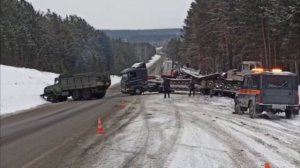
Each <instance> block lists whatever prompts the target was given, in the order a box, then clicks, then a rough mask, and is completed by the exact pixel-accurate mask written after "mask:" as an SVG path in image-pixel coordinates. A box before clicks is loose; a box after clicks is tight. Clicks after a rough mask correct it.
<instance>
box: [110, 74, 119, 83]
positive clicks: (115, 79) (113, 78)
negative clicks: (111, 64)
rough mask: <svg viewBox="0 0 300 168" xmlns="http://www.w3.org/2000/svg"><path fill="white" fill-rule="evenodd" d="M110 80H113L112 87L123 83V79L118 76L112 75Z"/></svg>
mask: <svg viewBox="0 0 300 168" xmlns="http://www.w3.org/2000/svg"><path fill="white" fill-rule="evenodd" d="M110 79H111V86H113V85H115V84H117V83H120V81H121V77H120V76H116V75H111V76H110Z"/></svg>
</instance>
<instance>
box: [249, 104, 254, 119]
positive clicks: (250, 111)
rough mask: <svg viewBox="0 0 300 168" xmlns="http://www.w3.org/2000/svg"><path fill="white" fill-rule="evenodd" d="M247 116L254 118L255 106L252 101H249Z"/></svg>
mask: <svg viewBox="0 0 300 168" xmlns="http://www.w3.org/2000/svg"><path fill="white" fill-rule="evenodd" d="M249 116H250V118H256V108H255V104H254V103H252V102H251V103H250V105H249Z"/></svg>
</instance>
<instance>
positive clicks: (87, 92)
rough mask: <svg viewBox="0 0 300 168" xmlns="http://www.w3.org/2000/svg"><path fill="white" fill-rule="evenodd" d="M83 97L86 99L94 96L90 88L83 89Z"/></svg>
mask: <svg viewBox="0 0 300 168" xmlns="http://www.w3.org/2000/svg"><path fill="white" fill-rule="evenodd" d="M82 97H83V99H84V100H90V99H91V98H92V91H91V90H90V89H84V90H83V91H82Z"/></svg>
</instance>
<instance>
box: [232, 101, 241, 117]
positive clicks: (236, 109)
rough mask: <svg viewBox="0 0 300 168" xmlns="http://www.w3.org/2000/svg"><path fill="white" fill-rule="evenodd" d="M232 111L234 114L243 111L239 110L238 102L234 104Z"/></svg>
mask: <svg viewBox="0 0 300 168" xmlns="http://www.w3.org/2000/svg"><path fill="white" fill-rule="evenodd" d="M234 112H235V113H236V114H240V115H241V114H243V111H242V110H241V107H240V105H239V103H235V104H234Z"/></svg>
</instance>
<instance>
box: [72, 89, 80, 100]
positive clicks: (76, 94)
mask: <svg viewBox="0 0 300 168" xmlns="http://www.w3.org/2000/svg"><path fill="white" fill-rule="evenodd" d="M81 97H82V94H81V91H80V90H74V91H73V92H72V98H73V100H80V99H81Z"/></svg>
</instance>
